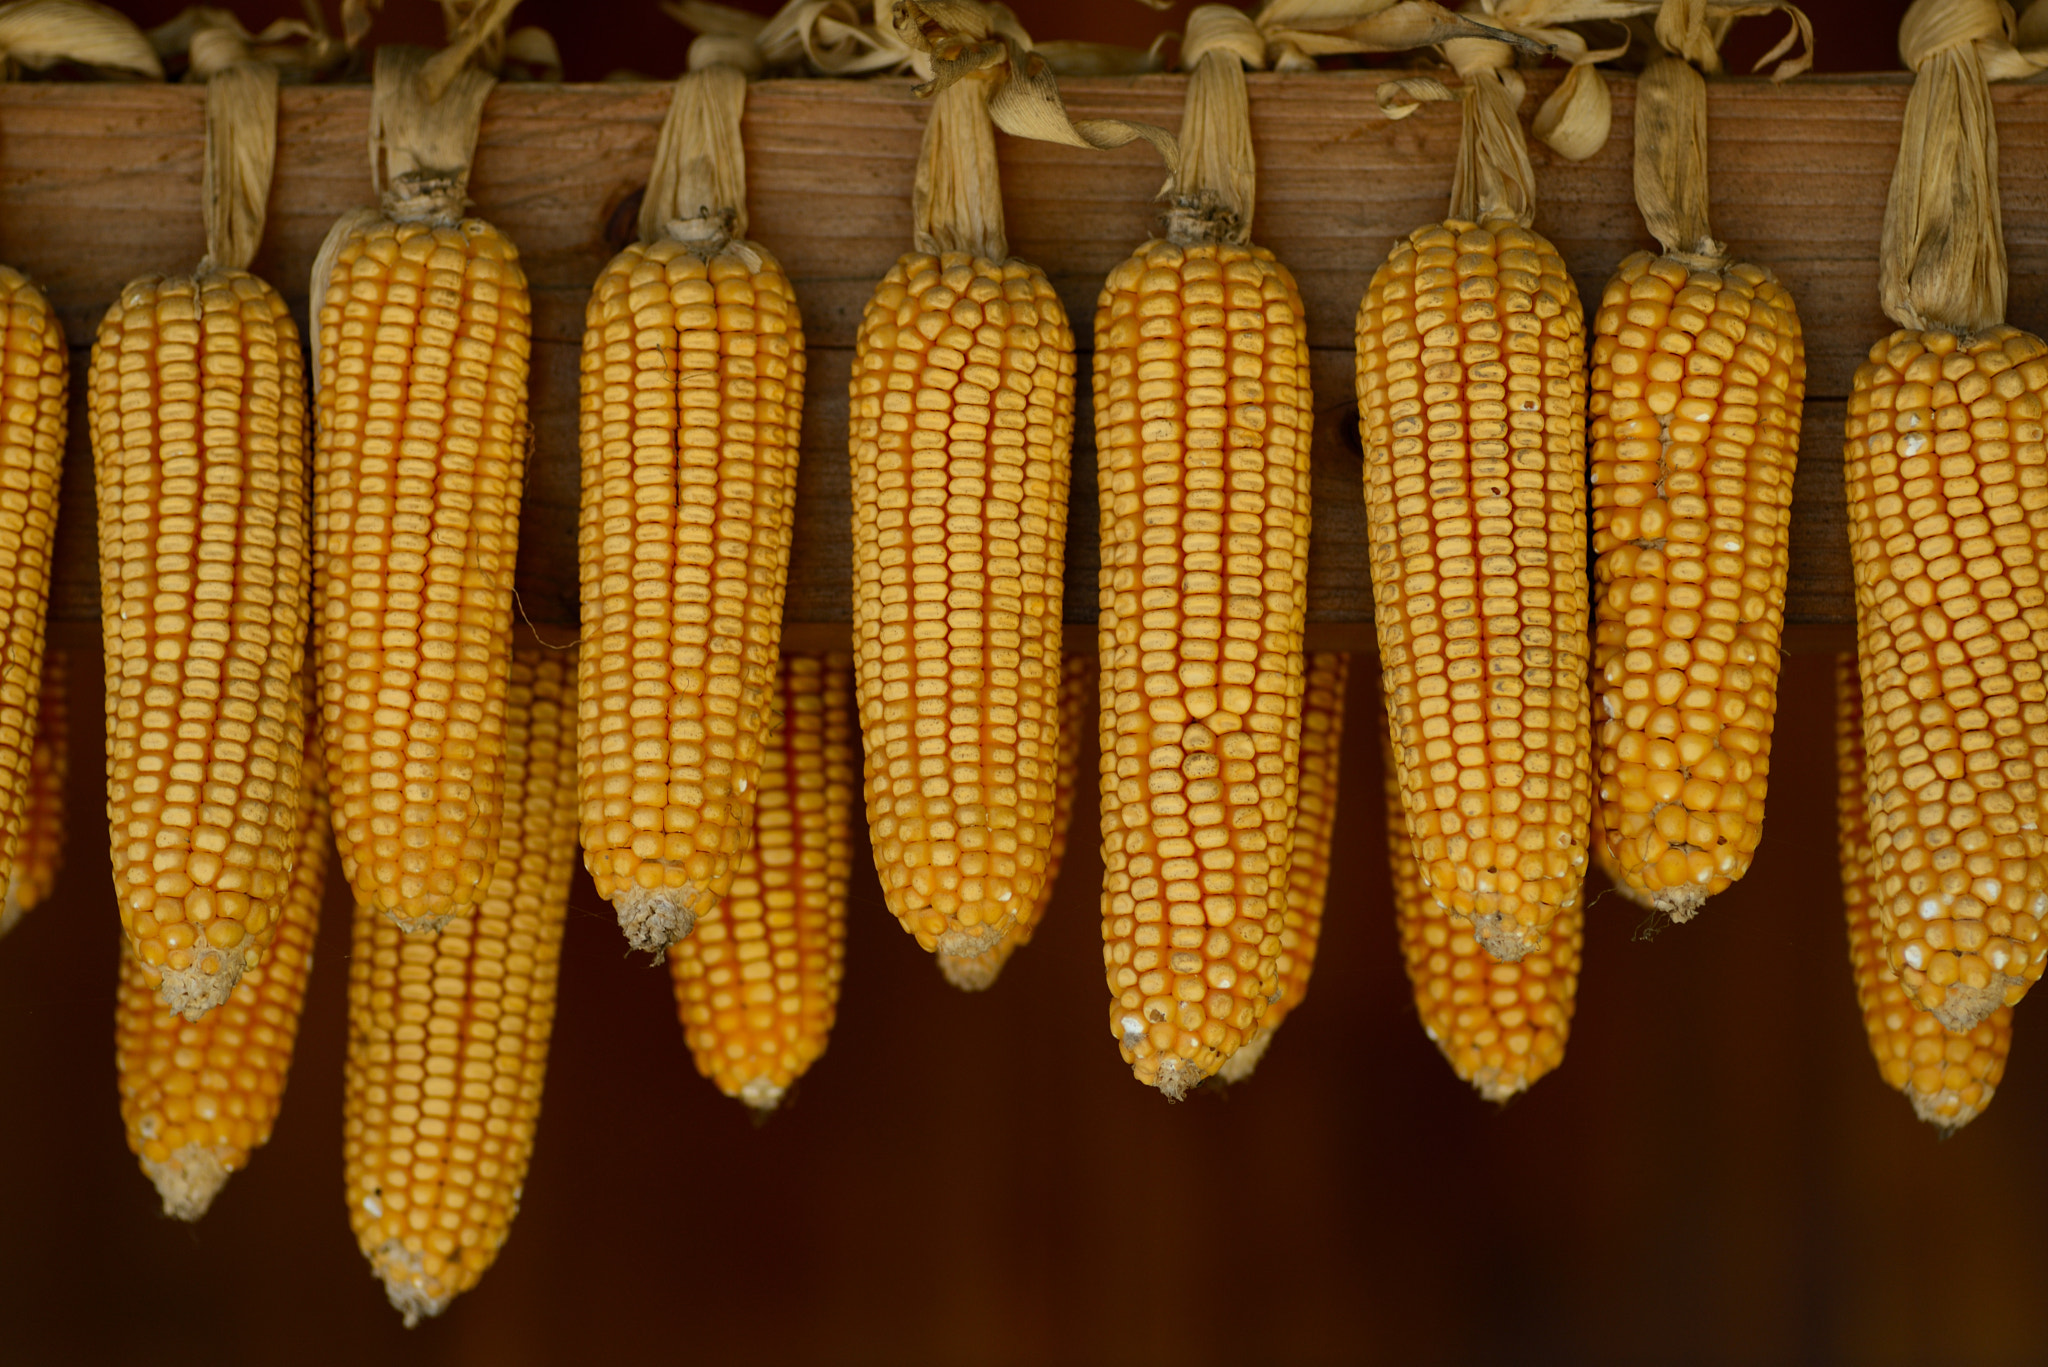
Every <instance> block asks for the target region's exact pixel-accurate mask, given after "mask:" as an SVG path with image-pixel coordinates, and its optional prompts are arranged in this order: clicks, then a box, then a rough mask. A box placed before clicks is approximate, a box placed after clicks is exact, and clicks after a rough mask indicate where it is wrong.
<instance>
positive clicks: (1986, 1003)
mask: <svg viewBox="0 0 2048 1367" xmlns="http://www.w3.org/2000/svg"><path fill="white" fill-rule="evenodd" d="M1901 976H1904V975H1901ZM1914 976H1915V977H1918V978H1919V979H1920V981H1919V982H1918V983H1912V984H1909V986H1910V987H1912V988H1913V989H1914V995H1915V996H1916V998H1917V1000H1918V1001H1919V1003H1920V1005H1921V1006H1923V1007H1925V1008H1926V1009H1927V1011H1928V1013H1929V1014H1930V1015H1932V1016H1933V1017H1934V1018H1935V1019H1936V1020H1938V1021H1940V1022H1941V1023H1942V1025H1943V1027H1944V1028H1946V1029H1947V1030H1948V1032H1949V1033H1950V1034H1954V1035H1967V1034H1969V1033H1970V1032H1971V1031H1972V1030H1975V1029H1976V1028H1977V1027H1978V1026H1979V1025H1981V1024H1983V1023H1984V1022H1985V1021H1986V1020H1988V1019H1990V1017H1991V1013H1992V1012H1994V1011H1996V1010H1997V1009H1998V1008H1999V1007H2001V1006H2004V1005H2005V999H2006V992H2007V991H2008V990H2009V989H2012V988H2020V989H2022V990H2024V989H2025V987H2026V986H2027V983H2026V980H2025V979H2023V978H2015V977H2011V976H2008V975H2007V974H2003V973H2000V974H1996V975H1994V976H1993V977H1992V979H1991V982H1990V983H1989V984H1988V985H1987V986H1984V987H1972V986H1971V985H1970V984H1968V983H1950V984H1949V985H1948V986H1947V987H1945V988H1944V987H1937V986H1936V985H1935V984H1933V983H1932V982H1929V981H1928V980H1927V979H1926V977H1925V975H1924V974H1915V975H1914ZM1937 994H1938V995H1939V997H1940V1000H1939V1001H1934V1000H1930V999H1931V998H1934V997H1935V996H1936V995H1937Z"/></svg>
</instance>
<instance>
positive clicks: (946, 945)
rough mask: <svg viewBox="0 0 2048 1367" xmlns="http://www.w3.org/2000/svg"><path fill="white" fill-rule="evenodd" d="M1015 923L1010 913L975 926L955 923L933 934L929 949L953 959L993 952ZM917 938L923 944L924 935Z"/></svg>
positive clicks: (1014, 918) (971, 957)
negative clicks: (998, 919) (994, 920)
mask: <svg viewBox="0 0 2048 1367" xmlns="http://www.w3.org/2000/svg"><path fill="white" fill-rule="evenodd" d="M1016 924H1017V918H1016V916H1014V915H1011V916H1005V917H1004V918H1003V919H1002V920H1000V921H996V922H993V923H984V924H982V925H980V926H975V927H967V926H958V925H956V926H953V927H952V928H951V929H948V930H942V931H940V932H939V933H938V934H936V935H934V936H933V937H932V943H931V949H932V950H933V952H934V953H937V954H940V955H942V956H947V957H950V958H955V959H973V958H978V957H980V956H981V955H983V954H993V953H994V952H995V950H996V947H997V946H998V945H1000V944H1002V942H1003V937H1004V936H1005V935H1008V934H1009V933H1010V928H1011V927H1012V926H1014V925H1016ZM917 939H918V943H919V944H923V943H924V939H925V937H924V936H922V935H920V936H918V937H917Z"/></svg>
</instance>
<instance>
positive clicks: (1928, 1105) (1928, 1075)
mask: <svg viewBox="0 0 2048 1367" xmlns="http://www.w3.org/2000/svg"><path fill="white" fill-rule="evenodd" d="M1835 755H1836V758H1837V763H1836V770H1835V772H1836V777H1837V779H1838V786H1837V789H1836V815H1837V817H1838V827H1839V831H1840V843H1839V846H1838V849H1839V852H1840V855H1841V860H1842V909H1843V911H1844V913H1845V914H1846V917H1847V920H1848V929H1849V967H1850V971H1851V972H1852V973H1853V974H1854V975H1855V979H1856V1005H1857V1007H1858V1008H1859V1009H1860V1010H1861V1012H1862V1014H1863V1029H1864V1032H1865V1034H1866V1035H1867V1036H1868V1037H1869V1040H1870V1052H1871V1056H1872V1057H1873V1058H1875V1059H1876V1060H1877V1071H1878V1075H1879V1076H1880V1077H1882V1078H1883V1079H1884V1081H1885V1085H1886V1086H1888V1087H1890V1088H1892V1089H1893V1090H1894V1091H1898V1092H1903V1093H1904V1094H1905V1097H1906V1100H1907V1101H1909V1102H1911V1103H1912V1105H1913V1113H1914V1114H1915V1115H1917V1116H1919V1117H1920V1118H1921V1119H1922V1120H1924V1121H1926V1122H1927V1123H1928V1124H1930V1125H1933V1126H1935V1127H1936V1128H1937V1129H1940V1130H1942V1131H1943V1132H1945V1133H1953V1132H1955V1131H1956V1130H1959V1129H1961V1128H1962V1127H1963V1126H1965V1125H1967V1124H1969V1123H1970V1122H1971V1121H1972V1120H1975V1119H1976V1118H1977V1117H1978V1116H1979V1115H1981V1114H1983V1111H1984V1108H1985V1107H1986V1106H1989V1105H1990V1104H1991V1098H1992V1095H1993V1094H1994V1093H1995V1092H1996V1091H1997V1089H1998V1084H1999V1081H2000V1079H2002V1078H2003V1077H2004V1076H2005V1064H2006V1059H2007V1057H2008V1056H2009V1055H2010V1054H2011V1053H2012V1008H2011V1007H2009V1006H2000V1007H1999V1008H1998V1009H1997V1010H1995V1011H1993V1012H1992V1013H1991V1014H1990V1015H1989V1016H1987V1017H1985V1018H1984V1019H1983V1020H1981V1021H1979V1022H1977V1024H1976V1025H1974V1026H1972V1027H1971V1028H1970V1029H1969V1030H1967V1031H1963V1032H1960V1033H1956V1032H1951V1031H1949V1030H1947V1029H1945V1028H1944V1027H1943V1026H1942V1024H1941V1022H1940V1021H1939V1020H1937V1019H1936V1018H1935V1016H1934V1014H1933V1013H1932V1012H1930V1011H1925V1010H1923V1009H1921V1008H1920V1007H1919V1006H1917V1005H1915V1004H1914V1002H1913V1000H1912V998H1911V997H1909V996H1907V995H1906V989H1905V987H1904V986H1903V985H1901V984H1900V982H1899V976H1898V974H1896V973H1894V972H1893V971H1892V967H1891V965H1890V964H1889V963H1887V962H1886V955H1885V941H1886V939H1887V935H1886V931H1885V927H1884V922H1883V921H1882V919H1881V918H1879V917H1878V915H1877V889H1876V880H1875V878H1874V877H1873V876H1872V868H1873V865H1872V858H1871V856H1872V850H1871V842H1870V815H1869V812H1868V811H1867V810H1866V808H1865V806H1864V800H1863V792H1864V768H1865V763H1864V755H1863V688H1862V683H1861V681H1860V680H1859V679H1858V678H1857V673H1856V661H1855V657H1853V656H1847V655H1844V656H1839V657H1837V658H1836V660H1835Z"/></svg>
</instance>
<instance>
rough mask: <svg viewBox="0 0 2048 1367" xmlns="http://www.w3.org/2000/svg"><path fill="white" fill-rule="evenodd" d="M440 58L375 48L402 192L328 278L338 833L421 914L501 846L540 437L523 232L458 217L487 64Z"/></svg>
mask: <svg viewBox="0 0 2048 1367" xmlns="http://www.w3.org/2000/svg"><path fill="white" fill-rule="evenodd" d="M446 55H447V54H446V53H444V54H442V56H444V57H445V56H446ZM439 60H440V59H439V58H435V59H431V60H429V59H426V58H425V56H424V54H422V53H420V52H419V51H418V50H417V49H409V48H398V47H391V46H386V47H384V48H382V49H380V50H379V52H378V55H377V70H376V92H375V95H374V97H373V99H374V104H373V112H374V117H375V123H376V126H377V128H378V129H379V131H380V134H381V143H380V150H381V156H380V157H379V159H378V161H377V165H378V167H379V168H380V169H381V170H383V171H384V172H385V173H386V174H387V176H388V183H387V184H386V185H385V186H383V187H382V188H383V200H384V208H383V211H382V212H381V213H378V212H365V213H359V214H357V215H353V216H351V217H349V218H345V219H343V220H342V221H341V222H339V223H337V224H336V225H335V229H334V231H333V232H332V233H330V234H329V236H328V241H327V243H326V245H325V246H323V248H322V249H321V259H320V260H319V261H318V262H316V264H315V267H314V288H313V298H314V299H315V300H316V301H318V318H317V325H316V334H315V338H314V343H315V345H314V350H315V352H316V354H317V356H318V360H319V371H318V376H319V388H318V394H317V416H318V419H319V423H318V434H317V440H316V443H315V461H314V486H313V490H314V523H315V537H316V542H317V545H318V549H319V570H320V575H321V580H322V583H321V586H320V592H319V613H320V626H319V640H320V667H321V703H322V719H321V721H322V727H323V732H324V736H325V740H326V751H327V763H328V769H329V781H330V785H331V789H332V793H333V801H334V828H335V840H336V844H337V847H338V849H339V851H340V854H341V865H342V871H343V873H344V874H345V875H346V876H347V878H348V881H349V886H350V887H351V888H352V889H354V892H355V896H356V899H357V900H358V901H359V902H361V903H364V904H366V905H369V906H371V907H374V908H376V909H377V910H379V911H381V912H383V913H385V914H387V915H389V916H391V917H392V918H393V919H394V920H395V921H396V922H397V923H398V924H399V925H401V926H402V927H404V928H405V929H407V930H418V931H431V930H435V929H438V928H440V927H441V926H443V925H445V924H446V923H447V922H448V920H449V919H450V918H451V917H454V916H458V915H462V914H464V913H466V912H467V911H468V909H469V908H470V907H471V906H473V905H474V904H475V902H476V900H477V899H478V898H479V897H481V896H482V895H483V890H484V888H485V886H486V884H487V882H488V879H489V874H490V867H491V861H492V859H493V858H494V857H495V856H496V851H497V846H498V831H499V823H500V820H501V816H502V810H503V791H504V776H503V775H504V751H505V688H506V670H507V667H508V661H509V659H510V653H511V644H510V642H511V637H510V631H511V612H512V569H513V558H514V552H515V550H516V544H517V540H518V522H519V503H520V495H521V490H522V486H523V481H524V478H525V465H526V455H527V448H528V446H529V445H530V443H531V441H532V436H533V432H532V428H531V427H530V426H529V425H528V423H527V414H526V378H527V365H528V352H529V335H530V334H529V323H528V308H529V305H528V299H527V290H526V277H525V275H524V274H523V273H522V272H521V270H520V268H519V260H518V252H517V251H516V250H515V249H514V248H513V246H512V244H511V242H509V241H508V240H507V239H506V238H505V236H504V235H503V234H502V233H500V232H498V231H497V229H495V228H493V227H491V226H490V225H489V224H488V223H485V222H483V221H482V220H480V219H474V218H464V217H462V215H461V206H462V204H463V189H464V186H465V184H466V182H467V178H468V164H469V156H470V152H471V150H472V149H473V148H474V146H475V142H476V129H477V123H478V120H479V119H480V117H481V113H482V107H483V100H484V97H485V96H486V95H487V94H488V93H489V91H490V87H491V80H490V78H489V77H487V76H485V75H483V74H482V73H481V72H478V71H475V70H473V69H465V70H462V71H460V72H458V73H456V74H454V76H453V77H452V80H451V83H450V85H449V89H448V92H447V95H446V100H445V102H444V103H436V102H435V101H434V100H432V99H431V98H430V96H429V94H428V93H427V86H428V81H429V77H430V76H431V75H432V71H431V70H430V68H432V67H433V64H434V63H435V62H438V61H439ZM451 165H452V166H455V167H458V168H460V169H458V170H456V171H454V172H452V173H451V172H450V171H449V170H447V169H446V168H448V167H449V166H451Z"/></svg>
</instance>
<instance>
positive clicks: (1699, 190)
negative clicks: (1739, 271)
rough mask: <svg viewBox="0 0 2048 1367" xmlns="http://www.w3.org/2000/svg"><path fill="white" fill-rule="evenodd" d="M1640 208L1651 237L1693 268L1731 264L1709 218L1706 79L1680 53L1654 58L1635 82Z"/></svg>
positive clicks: (1637, 196) (1637, 194) (1638, 206)
mask: <svg viewBox="0 0 2048 1367" xmlns="http://www.w3.org/2000/svg"><path fill="white" fill-rule="evenodd" d="M1635 169H1636V208H1638V209H1639V210H1641V211H1642V215H1643V222H1644V224H1646V225H1647V226H1648V227H1649V229H1650V235H1651V236H1652V237H1654V238H1656V239H1657V241H1658V242H1659V243H1661V244H1662V245H1663V248H1664V251H1665V253H1666V254H1667V255H1670V256H1675V257H1677V258H1679V259H1680V260H1682V261H1684V262H1685V263H1686V264H1687V265H1689V266H1692V267H1694V268H1696V269H1703V270H1717V269H1719V268H1720V267H1721V266H1722V265H1725V264H1727V248H1726V247H1724V246H1723V245H1722V244H1721V243H1719V242H1716V241H1715V240H1714V236H1713V231H1712V228H1711V226H1710V222H1709V218H1708V208H1709V203H1710V197H1709V195H1708V192H1707V83H1706V81H1705V80H1704V79H1703V78H1702V77H1701V76H1700V73H1699V72H1697V71H1695V70H1693V69H1692V67H1691V66H1689V65H1687V64H1686V63H1685V62H1683V61H1680V60H1679V59H1678V58H1676V57H1672V56H1668V55H1660V56H1658V57H1655V58H1653V59H1651V62H1650V64H1649V65H1648V66H1647V67H1645V68H1643V74H1642V76H1641V77H1640V78H1638V80H1637V81H1636V168H1635Z"/></svg>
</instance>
